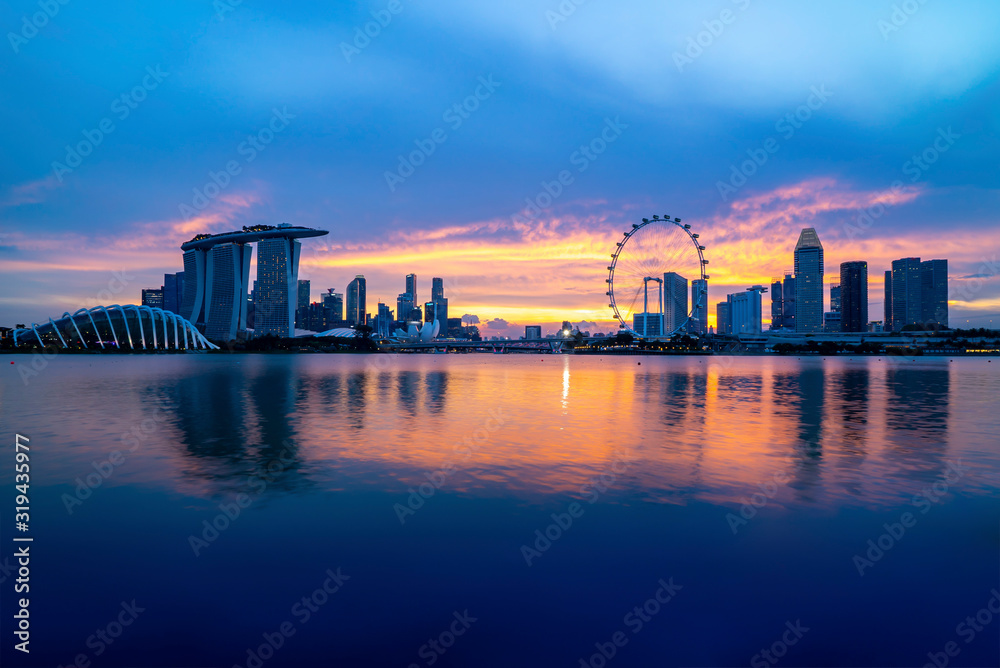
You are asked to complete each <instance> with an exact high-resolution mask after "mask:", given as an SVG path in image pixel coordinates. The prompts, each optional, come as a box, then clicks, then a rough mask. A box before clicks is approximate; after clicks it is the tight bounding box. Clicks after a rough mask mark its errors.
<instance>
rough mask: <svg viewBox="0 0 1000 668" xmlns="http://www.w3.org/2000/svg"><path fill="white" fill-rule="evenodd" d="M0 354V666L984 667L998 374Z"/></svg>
mask: <svg viewBox="0 0 1000 668" xmlns="http://www.w3.org/2000/svg"><path fill="white" fill-rule="evenodd" d="M3 360H4V366H3V368H2V372H3V374H2V376H0V378H2V386H0V387H2V395H0V429H2V434H0V439H2V442H3V443H4V444H5V447H4V452H6V453H7V454H6V455H5V456H6V457H8V458H9V459H10V463H9V464H3V465H2V466H0V471H2V473H0V484H2V485H3V488H4V489H6V490H11V491H9V492H5V493H4V494H3V495H2V496H0V498H5V499H8V500H7V502H6V503H7V504H8V505H7V507H5V508H0V512H2V517H3V522H2V525H0V529H2V531H0V545H2V546H3V552H2V554H3V555H4V558H5V559H4V561H3V564H0V565H4V566H6V565H8V564H9V563H10V562H9V561H7V559H9V558H10V555H11V554H12V552H13V550H12V548H11V546H13V545H15V544H14V543H13V542H12V541H11V538H12V536H13V535H14V534H18V532H16V531H15V529H14V527H13V525H12V522H11V520H12V519H13V512H14V510H13V505H14V504H13V501H12V499H13V491H12V486H13V485H14V477H13V461H12V460H13V458H14V455H13V444H14V434H15V432H18V433H22V434H26V435H28V436H29V437H30V438H31V467H32V468H31V476H32V477H31V495H30V496H31V513H30V514H31V522H30V532H29V533H30V535H32V536H33V537H34V539H35V540H34V542H33V543H32V544H31V548H30V550H31V554H32V559H31V564H30V568H31V574H30V614H31V632H32V635H31V644H30V649H31V653H30V655H24V654H22V653H20V652H16V651H14V650H13V644H14V642H15V641H14V640H12V636H11V631H12V630H13V625H12V624H11V615H13V614H14V611H15V609H16V608H15V605H16V601H15V599H16V597H15V596H14V594H13V593H12V585H13V581H14V577H16V575H15V574H3V573H4V572H3V571H0V577H3V578H4V579H5V580H6V581H5V582H3V583H2V584H0V591H2V608H3V609H2V619H3V620H4V621H3V626H2V628H3V634H2V650H0V658H2V663H3V665H4V666H11V665H26V666H27V665H30V666H35V665H47V666H52V665H67V666H68V665H70V664H72V663H73V662H74V661H76V660H77V659H76V657H77V656H78V655H84V656H83V657H82V658H83V659H85V660H89V661H92V664H91V665H94V666H125V665H140V666H226V667H228V666H234V665H238V666H247V665H248V663H249V665H251V666H258V665H263V666H303V665H331V666H332V665H337V666H364V665H396V666H409V665H414V664H415V665H418V666H425V665H436V666H536V665H537V666H560V665H563V666H581V665H593V666H599V665H604V664H607V665H609V666H654V665H655V666H709V665H715V666H738V665H785V666H812V665H827V666H855V665H856V666H919V665H923V664H925V663H927V662H929V661H930V660H931V659H930V658H929V657H928V653H930V654H931V655H932V656H934V655H940V656H943V657H945V658H947V659H948V661H949V665H965V666H989V665H997V664H998V663H1000V649H998V647H1000V619H998V620H994V619H993V616H994V615H993V613H991V612H989V611H988V609H987V611H986V612H985V613H981V616H980V620H979V622H976V624H981V625H980V626H979V627H978V628H979V630H978V631H975V630H974V629H973V628H972V627H970V626H968V625H966V626H960V625H961V624H963V620H965V619H966V618H967V617H969V616H970V615H971V616H973V618H975V616H976V615H977V613H980V611H981V610H983V609H984V608H987V605H988V604H990V603H991V597H993V593H992V590H993V589H994V588H996V587H998V585H1000V575H998V573H1000V506H998V504H997V490H998V488H1000V446H998V440H1000V439H998V438H997V434H998V429H997V426H996V425H997V417H996V416H997V412H998V409H1000V403H998V401H997V397H998V392H1000V363H997V362H998V360H993V361H990V360H987V359H967V358H966V359H955V360H954V361H951V360H949V359H947V358H941V359H931V358H926V359H921V358H917V359H916V360H909V359H907V360H888V359H885V358H883V359H875V358H857V359H852V358H830V359H827V360H823V359H818V358H806V359H801V360H800V359H796V358H794V357H790V358H769V357H745V358H739V357H732V358H725V357H712V358H708V357H669V358H667V357H617V358H616V357H607V358H603V359H602V358H598V357H572V356H535V355H524V356H520V355H506V356H503V357H500V356H492V355H421V356H418V355H411V356H399V357H394V356H346V355H298V356H265V355H219V356H216V355H187V356H156V357H145V356H102V357H91V356H63V357H58V358H55V359H53V360H52V361H51V362H50V363H49V364H48V366H47V367H45V368H43V369H41V370H40V371H39V373H38V375H37V376H32V377H29V378H28V379H27V383H24V382H23V381H22V379H21V377H20V376H19V374H18V373H17V371H16V370H17V368H18V366H17V365H10V364H8V363H7V362H8V361H9V360H14V361H16V362H17V363H18V364H20V365H25V364H28V363H30V358H29V357H22V356H8V357H4V358H3ZM8 444H9V445H8ZM119 450H121V451H124V454H121V455H113V454H112V453H114V452H115V451H119ZM97 469H101V470H102V471H103V472H104V476H102V475H101V474H100V473H98V472H97ZM88 476H89V481H88ZM97 483H99V486H97ZM574 504H575V505H574ZM904 513H909V515H904ZM904 519H905V524H906V525H905V526H904ZM213 523H214V524H215V527H212V526H211V525H212V524H213ZM886 525H888V527H886ZM536 532H537V533H536ZM889 532H893V533H895V536H893V535H892V533H889ZM546 533H547V534H548V536H547V537H546V536H545V534H546ZM18 535H20V534H18ZM869 540H871V541H872V544H871V545H870V544H869V543H868V541H869ZM879 541H881V547H879ZM872 546H874V547H872ZM866 553H867V556H866ZM529 562H530V564H529ZM338 569H339V571H338ZM324 583H325V584H326V585H327V588H328V589H330V590H333V589H335V588H336V591H335V592H334V593H332V594H328V593H327V592H325V591H322V587H323V586H324ZM338 587H339V588H338ZM317 589H319V590H320V591H319V592H317ZM657 595H659V597H660V600H661V601H667V602H665V603H661V602H659V601H657V600H656V597H657ZM303 597H307V602H306V603H305V604H303V601H302V599H303ZM133 600H134V601H135V608H134V609H129V606H130V605H131V604H132V601H133ZM123 603H124V604H125V607H124V608H123ZM997 603H1000V601H996V602H993V603H992V604H993V606H994V608H995V609H997ZM637 606H638V608H639V610H638V611H636V610H635V608H636V607H637ZM139 608H141V610H139ZM987 615H988V616H989V617H990V619H989V621H986V616H987ZM133 618H134V621H133ZM121 621H129V622H130V623H129V624H128V625H126V626H118V623H120V622H121ZM973 621H974V622H975V619H974V620H973ZM109 625H110V626H109ZM283 625H284V626H283ZM789 629H795V630H794V631H793V630H789ZM282 630H284V631H285V633H284V634H283V633H282ZM98 631H100V632H101V633H100V634H98ZM452 632H455V634H456V635H452ZM970 633H971V634H972V637H971V638H970V637H969V636H970ZM616 634H617V635H616ZM267 638H270V644H267V642H268V641H267V640H266V639H267ZM430 640H434V641H435V642H434V644H430V643H429V641H430ZM615 640H617V642H618V644H617V645H616V644H615ZM949 642H953V643H955V644H954V646H949V647H950V648H951V649H952V651H953V652H954V650H956V649H957V651H958V654H957V656H954V657H947V655H946V654H940V653H941V652H944V651H945V648H946V646H948V645H947V644H948V643H949ZM273 646H277V648H276V649H275V648H274V647H273ZM602 648H603V651H604V654H605V655H612V654H613V656H611V658H605V656H602V655H601V654H600V652H601V650H602ZM762 650H768V651H774V652H775V654H773V655H768V656H766V657H765V655H763V654H761V651H762ZM779 654H780V656H778V655H779ZM581 661H582V663H581ZM81 665H82V663H81Z"/></svg>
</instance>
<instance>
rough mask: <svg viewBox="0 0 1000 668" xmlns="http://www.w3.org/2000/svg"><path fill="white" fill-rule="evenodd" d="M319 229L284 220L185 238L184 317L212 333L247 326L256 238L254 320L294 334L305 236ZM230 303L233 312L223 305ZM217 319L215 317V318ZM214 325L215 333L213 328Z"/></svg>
mask: <svg viewBox="0 0 1000 668" xmlns="http://www.w3.org/2000/svg"><path fill="white" fill-rule="evenodd" d="M324 234H327V232H326V231H325V230H314V229H310V228H307V227H299V226H295V225H289V224H287V223H282V224H280V225H277V226H271V225H254V226H253V227H246V226H244V227H243V229H242V230H237V231H234V232H224V233H221V234H198V235H196V236H195V237H194V238H193V239H191V240H190V241H186V242H185V243H183V244H181V250H182V251H184V297H183V300H182V303H181V313H180V315H181V317H183V318H185V319H187V320H190V321H191V322H193V323H194V324H195V326H197V327H198V328H199V329H200V330H202V331H203V332H205V334H206V336H209V337H210V338H221V339H223V340H228V339H231V338H233V337H235V336H236V334H237V333H238V332H239V331H242V330H243V329H245V327H246V322H247V314H248V310H249V309H248V303H247V302H248V300H247V297H246V295H247V287H248V282H249V276H250V274H249V271H250V257H251V254H252V252H253V251H252V246H251V245H250V244H252V243H254V242H259V243H260V249H259V250H260V257H259V262H258V263H257V281H256V282H255V286H256V289H255V290H254V293H253V306H254V325H255V328H254V329H255V331H256V332H258V333H272V334H277V335H279V336H290V335H291V334H292V332H293V330H294V325H295V304H296V300H297V290H298V285H297V284H298V267H299V248H300V246H301V244H300V243H299V242H298V241H297V240H298V239H300V238H306V237H318V236H323V235H324ZM223 308H228V309H229V311H230V312H229V313H223V312H221V310H220V309H223ZM210 321H211V322H210ZM209 327H211V328H212V332H213V333H212V334H209V332H208V328H209Z"/></svg>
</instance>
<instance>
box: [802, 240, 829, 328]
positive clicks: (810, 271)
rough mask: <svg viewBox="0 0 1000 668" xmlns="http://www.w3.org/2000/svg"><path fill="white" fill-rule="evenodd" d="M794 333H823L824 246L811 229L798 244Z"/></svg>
mask: <svg viewBox="0 0 1000 668" xmlns="http://www.w3.org/2000/svg"><path fill="white" fill-rule="evenodd" d="M795 331H796V332H822V331H823V244H822V243H820V240H819V235H817V234H816V230H815V229H813V228H811V227H807V228H805V229H803V230H802V232H800V233H799V240H798V242H797V243H796V244H795Z"/></svg>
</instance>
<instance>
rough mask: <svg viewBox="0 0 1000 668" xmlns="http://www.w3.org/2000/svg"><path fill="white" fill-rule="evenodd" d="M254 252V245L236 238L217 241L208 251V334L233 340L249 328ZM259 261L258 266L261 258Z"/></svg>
mask: <svg viewBox="0 0 1000 668" xmlns="http://www.w3.org/2000/svg"><path fill="white" fill-rule="evenodd" d="M252 253H253V247H252V246H250V245H249V244H242V243H236V242H234V243H224V244H218V245H216V246H212V248H211V250H210V251H209V262H208V267H207V268H206V270H205V315H204V322H205V337H206V338H208V339H211V340H214V341H230V340H232V339H235V338H236V336H237V334H239V333H241V332H244V331H245V330H246V328H247V284H248V283H249V282H250V257H251V255H252ZM257 265H258V270H259V267H260V262H259V261H258V263H257ZM185 273H186V272H185ZM258 318H259V313H258Z"/></svg>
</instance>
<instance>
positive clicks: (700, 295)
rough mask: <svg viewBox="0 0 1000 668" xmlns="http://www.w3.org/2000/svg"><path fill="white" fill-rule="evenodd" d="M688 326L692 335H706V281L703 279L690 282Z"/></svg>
mask: <svg viewBox="0 0 1000 668" xmlns="http://www.w3.org/2000/svg"><path fill="white" fill-rule="evenodd" d="M690 325H691V326H690V327H688V331H690V332H692V333H693V334H708V281H707V280H705V279H703V278H696V279H695V280H693V281H691V322H690Z"/></svg>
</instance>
